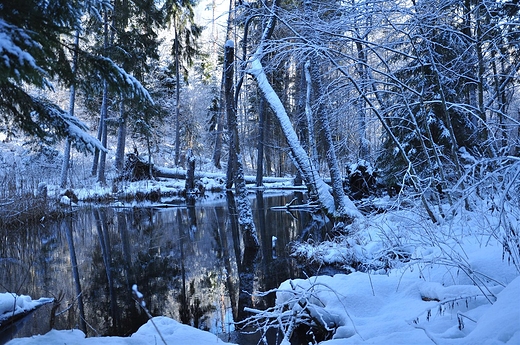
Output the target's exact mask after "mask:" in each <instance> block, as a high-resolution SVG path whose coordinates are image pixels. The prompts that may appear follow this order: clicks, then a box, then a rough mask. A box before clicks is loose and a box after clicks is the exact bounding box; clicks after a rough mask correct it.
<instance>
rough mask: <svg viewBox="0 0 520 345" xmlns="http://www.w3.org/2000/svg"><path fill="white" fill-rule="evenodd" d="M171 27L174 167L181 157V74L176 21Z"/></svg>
mask: <svg viewBox="0 0 520 345" xmlns="http://www.w3.org/2000/svg"><path fill="white" fill-rule="evenodd" d="M173 26H174V30H175V42H174V49H175V165H176V166H178V165H179V163H180V155H181V125H180V118H179V117H180V108H181V104H180V93H181V91H180V90H181V85H180V83H181V73H180V68H179V63H180V59H179V33H178V32H177V21H176V20H175V17H174V20H173Z"/></svg>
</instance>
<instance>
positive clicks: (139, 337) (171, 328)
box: [7, 316, 226, 345]
mask: <svg viewBox="0 0 520 345" xmlns="http://www.w3.org/2000/svg"><path fill="white" fill-rule="evenodd" d="M158 330H159V331H158ZM7 344H9V345H31V344H34V345H36V344H38V345H56V344H67V345H83V344H85V345H86V344H89V345H93V344H103V345H141V344H150V345H151V344H158V345H160V344H197V345H206V344H207V345H209V344H226V343H224V342H223V341H221V340H220V339H219V338H218V337H217V336H216V335H213V334H211V333H209V332H205V331H201V330H198V329H196V328H193V327H190V326H187V325H183V324H181V323H179V322H177V321H175V320H173V319H170V318H168V317H163V316H158V317H154V318H153V319H151V320H150V321H148V322H147V323H146V324H144V325H143V326H141V328H139V330H138V331H137V332H136V333H134V334H132V336H130V337H102V338H85V334H84V333H83V332H81V331H80V330H77V329H75V330H69V331H57V330H52V331H50V332H48V333H47V334H44V335H36V336H33V337H31V338H18V339H13V340H11V341H10V342H8V343H7Z"/></svg>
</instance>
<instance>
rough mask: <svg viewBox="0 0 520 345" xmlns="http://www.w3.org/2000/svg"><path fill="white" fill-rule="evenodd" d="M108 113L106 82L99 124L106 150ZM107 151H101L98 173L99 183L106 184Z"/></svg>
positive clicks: (102, 142)
mask: <svg viewBox="0 0 520 345" xmlns="http://www.w3.org/2000/svg"><path fill="white" fill-rule="evenodd" d="M107 112H108V83H107V82H106V80H105V81H104V82H103V101H102V103H101V115H100V117H99V123H100V125H101V128H100V130H101V144H102V145H103V147H104V148H107V137H108V133H107V123H106V118H107ZM106 157H107V153H106V151H101V152H100V154H99V166H98V173H97V180H98V182H100V183H102V184H104V183H105V182H106V178H105V164H106Z"/></svg>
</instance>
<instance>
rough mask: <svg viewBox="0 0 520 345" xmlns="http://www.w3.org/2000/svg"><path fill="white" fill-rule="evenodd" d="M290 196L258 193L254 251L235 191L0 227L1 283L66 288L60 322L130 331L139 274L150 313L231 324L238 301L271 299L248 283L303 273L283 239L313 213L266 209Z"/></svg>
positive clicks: (40, 291) (212, 326)
mask: <svg viewBox="0 0 520 345" xmlns="http://www.w3.org/2000/svg"><path fill="white" fill-rule="evenodd" d="M293 197H294V195H292V194H291V195H287V196H277V197H268V198H265V197H264V196H263V195H262V193H261V192H258V193H257V195H256V197H255V199H254V201H253V204H252V206H253V214H254V218H255V219H254V220H255V224H256V227H257V232H258V236H259V241H260V243H261V248H260V250H258V251H247V250H245V249H244V246H243V244H242V243H243V241H242V238H241V236H242V234H241V233H240V231H239V228H238V221H237V218H236V212H235V211H234V208H233V198H232V195H231V196H230V195H228V196H227V200H222V201H221V202H213V203H211V204H209V203H204V204H200V205H199V204H196V203H195V201H194V200H188V201H187V203H186V204H184V205H179V206H175V207H171V208H150V207H149V208H133V209H128V208H92V209H82V210H77V211H74V212H71V213H70V214H69V215H67V217H65V218H64V219H62V220H60V221H59V222H57V223H53V224H47V225H46V226H45V227H43V226H41V225H38V226H35V227H31V228H23V229H19V230H17V231H12V230H11V231H6V230H0V233H1V236H2V244H1V247H0V279H1V284H0V290H2V292H3V291H11V292H16V293H18V294H27V295H31V296H33V297H35V298H36V297H40V296H58V294H60V293H61V294H63V296H65V298H64V300H63V301H62V303H61V305H60V307H59V308H58V312H59V311H62V312H61V314H57V315H56V318H55V321H54V327H55V328H57V329H69V328H72V327H77V328H81V329H83V330H85V332H86V333H87V334H88V335H89V336H95V335H129V334H131V333H134V332H135V331H136V330H137V329H138V328H139V327H140V326H141V325H142V324H144V323H145V322H146V321H147V317H146V315H145V314H144V313H143V312H142V311H141V310H140V309H139V308H138V306H137V305H136V303H135V301H133V299H132V294H131V286H132V285H133V284H137V285H138V287H139V290H140V291H141V292H142V293H144V295H145V301H146V303H147V306H148V309H149V310H150V312H151V313H152V315H165V316H169V317H172V318H174V319H176V320H179V321H181V322H183V323H186V324H190V325H192V326H194V327H197V328H200V329H205V330H210V331H211V332H213V333H216V334H229V333H230V332H232V331H233V325H232V321H238V320H241V319H243V318H244V317H246V316H247V315H245V314H244V311H243V310H244V307H245V306H249V307H253V308H259V309H263V308H266V307H267V306H268V305H272V303H273V302H274V301H273V299H274V296H270V297H268V298H264V299H256V298H253V297H252V295H251V292H252V291H267V290H269V289H272V288H275V287H277V286H279V284H280V283H281V282H282V281H284V280H286V279H289V278H294V277H299V276H301V272H300V271H299V269H298V267H297V266H296V264H295V262H294V261H293V260H292V259H290V258H288V256H287V253H286V245H287V244H288V243H289V242H290V241H293V240H295V239H297V238H298V237H299V236H302V234H305V233H307V232H308V231H310V229H311V228H312V227H314V228H316V225H312V226H311V225H310V224H316V222H315V220H312V219H311V218H310V215H309V214H308V213H306V212H294V213H293V214H289V213H287V212H283V211H273V210H271V209H270V208H271V207H272V206H279V205H284V204H286V203H287V202H288V201H289V200H291V199H292V198H293ZM298 197H300V198H301V197H302V196H301V195H298ZM228 210H229V213H228ZM318 227H319V226H318ZM273 237H276V238H277V241H276V244H275V246H274V247H273V243H274V242H273V241H272V239H273ZM50 313H51V306H49V307H48V308H47V309H45V308H42V309H41V310H39V311H38V312H37V313H35V314H34V315H33V316H32V320H29V321H28V323H27V325H26V326H25V327H24V328H23V329H22V331H20V332H19V333H18V334H17V335H16V336H28V335H32V334H41V333H45V332H47V331H48V330H49V327H50V325H49V320H50Z"/></svg>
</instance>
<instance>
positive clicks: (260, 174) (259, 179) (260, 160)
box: [256, 97, 265, 187]
mask: <svg viewBox="0 0 520 345" xmlns="http://www.w3.org/2000/svg"><path fill="white" fill-rule="evenodd" d="M264 127H265V100H264V98H263V97H260V103H259V105H258V151H257V158H256V186H257V187H261V186H262V185H263V179H264V136H265V135H264V132H265V131H264Z"/></svg>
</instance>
